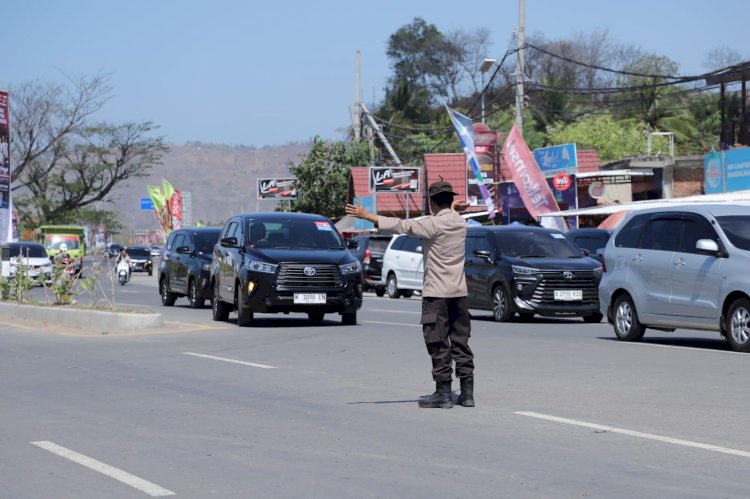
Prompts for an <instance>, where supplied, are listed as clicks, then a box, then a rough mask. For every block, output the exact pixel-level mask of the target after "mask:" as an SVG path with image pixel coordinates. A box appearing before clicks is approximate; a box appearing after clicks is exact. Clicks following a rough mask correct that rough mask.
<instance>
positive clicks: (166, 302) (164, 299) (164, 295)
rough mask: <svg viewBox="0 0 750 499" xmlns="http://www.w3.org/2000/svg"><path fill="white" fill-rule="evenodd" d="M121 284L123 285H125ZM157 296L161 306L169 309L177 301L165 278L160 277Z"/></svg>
mask: <svg viewBox="0 0 750 499" xmlns="http://www.w3.org/2000/svg"><path fill="white" fill-rule="evenodd" d="M121 284H123V285H124V284H125V283H124V282H123V283H121ZM159 294H160V295H161V304H162V305H163V306H165V307H171V306H172V305H174V302H175V300H176V299H177V295H176V294H174V293H171V292H170V291H169V286H167V278H166V277H162V278H161V281H159Z"/></svg>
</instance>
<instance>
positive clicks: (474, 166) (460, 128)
mask: <svg viewBox="0 0 750 499" xmlns="http://www.w3.org/2000/svg"><path fill="white" fill-rule="evenodd" d="M445 109H447V110H448V116H450V117H451V121H452V122H453V128H455V129H456V133H457V134H458V140H460V141H461V146H463V148H464V154H466V158H467V159H468V160H469V165H470V166H471V171H472V172H474V177H476V179H477V183H478V184H479V191H480V192H481V193H482V199H483V200H484V205H485V206H486V207H487V211H488V212H489V217H490V218H495V205H494V203H493V202H492V196H490V192H489V191H488V190H487V186H486V185H485V184H484V177H483V176H482V170H481V168H480V167H479V159H478V158H477V153H476V149H475V148H474V135H473V134H474V127H473V125H472V123H471V118H469V117H468V116H464V115H463V114H461V113H459V112H457V111H454V110H453V109H451V108H449V107H448V106H445ZM467 201H468V200H467Z"/></svg>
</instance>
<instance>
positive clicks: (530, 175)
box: [503, 125, 568, 232]
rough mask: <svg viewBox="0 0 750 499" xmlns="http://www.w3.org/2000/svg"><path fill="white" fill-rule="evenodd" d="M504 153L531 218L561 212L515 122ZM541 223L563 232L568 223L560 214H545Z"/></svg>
mask: <svg viewBox="0 0 750 499" xmlns="http://www.w3.org/2000/svg"><path fill="white" fill-rule="evenodd" d="M503 156H504V157H505V161H506V162H507V164H508V166H509V168H510V171H511V175H512V177H513V183H514V184H515V185H516V188H517V189H518V192H519V194H520V195H521V199H522V200H523V204H524V205H525V206H526V209H527V210H528V212H529V214H530V215H531V216H532V217H533V218H534V220H539V217H540V215H543V214H545V213H550V212H556V211H560V207H559V206H558V205H557V201H555V196H554V194H552V191H551V190H550V188H549V184H547V180H546V179H545V178H544V174H543V173H542V171H541V170H540V169H539V166H538V165H537V164H536V160H535V159H534V155H533V154H531V151H530V150H529V146H527V145H526V142H525V141H524V140H523V136H522V135H521V133H520V132H519V131H518V129H517V128H516V126H515V125H513V128H512V129H511V131H510V133H509V134H508V137H507V138H506V139H505V144H504V145H503ZM543 222H544V223H545V226H548V225H549V224H552V227H553V228H555V229H558V230H560V231H562V232H567V231H568V227H567V224H566V223H565V220H564V219H563V218H562V217H544V219H543Z"/></svg>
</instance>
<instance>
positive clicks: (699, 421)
mask: <svg viewBox="0 0 750 499" xmlns="http://www.w3.org/2000/svg"><path fill="white" fill-rule="evenodd" d="M36 292H37V293H38V292H39V291H36ZM116 293H117V302H118V303H119V304H120V305H123V306H130V307H132V308H139V309H144V310H147V309H149V308H152V309H154V310H157V311H160V312H163V313H164V315H165V320H166V321H167V323H166V327H165V329H164V330H161V331H145V332H139V333H132V334H119V335H109V334H95V335H92V334H86V333H85V332H82V331H71V330H67V329H65V328H62V327H60V326H57V325H46V326H44V327H40V325H38V324H34V323H19V322H13V321H10V320H8V319H7V318H2V319H0V321H2V322H0V379H1V380H2V382H1V383H0V395H1V396H2V404H0V422H1V423H2V424H0V484H2V486H0V497H3V498H6V497H7V498H51V497H55V498H59V499H64V498H81V497H96V498H139V497H151V496H162V495H171V494H174V495H176V496H178V497H186V498H207V497H222V498H224V497H227V498H235V497H237V498H239V497H242V498H250V497H282V498H286V497H289V498H292V497H316V498H317V497H347V498H348V497H352V498H361V497H410V498H416V497H441V498H442V497H463V498H477V497H481V498H484V497H487V498H497V497H509V498H560V497H571V498H572V497H606V498H633V497H654V498H656V497H658V498H693V497H695V498H698V497H710V498H714V497H723V498H731V497H736V498H747V497H748V496H750V481H749V480H748V479H747V477H746V476H745V473H746V470H747V469H748V466H749V465H750V432H747V431H745V423H746V422H747V419H748V418H747V414H748V413H749V412H750V399H748V398H747V397H744V395H743V394H744V393H745V392H744V388H742V387H743V386H745V383H746V382H745V381H743V380H746V379H747V378H748V376H749V375H750V357H748V356H747V355H743V354H736V353H733V352H731V351H730V350H729V348H728V347H727V346H726V344H725V343H724V342H723V341H721V340H720V339H719V338H716V337H713V336H712V335H711V334H710V333H695V332H687V331H677V332H676V333H661V332H655V331H647V334H646V337H645V339H644V342H643V343H640V344H626V343H621V342H617V341H615V340H614V335H613V332H612V329H611V326H609V325H606V324H604V323H602V324H599V325H591V324H584V323H583V322H582V321H580V320H542V319H537V320H534V321H533V322H530V323H506V324H497V323H494V322H492V321H491V320H490V317H489V313H487V312H478V311H477V312H476V313H475V314H473V315H474V318H473V321H472V328H473V329H472V339H471V346H472V348H473V349H474V352H475V355H476V365H477V370H476V389H475V396H476V401H477V407H476V408H473V409H468V408H463V407H458V406H457V407H455V408H453V409H450V410H438V409H435V410H426V409H420V408H418V407H417V404H416V400H417V399H418V397H419V396H420V395H424V394H427V393H430V392H431V391H432V390H433V388H434V387H433V385H432V382H431V379H430V374H429V373H430V362H429V357H428V356H427V353H426V351H425V348H424V344H423V341H422V335H421V331H420V327H419V325H418V322H419V310H420V301H419V298H418V297H416V298H412V299H400V300H391V299H388V298H377V297H375V296H374V295H368V296H367V297H366V300H365V305H364V308H363V310H362V311H360V315H359V320H360V323H359V325H357V326H341V325H340V324H339V322H338V320H337V319H338V316H335V317H334V316H332V317H331V319H336V320H331V321H327V322H325V323H323V324H320V325H316V324H312V323H310V322H308V321H307V320H306V318H305V316H303V315H297V314H291V315H289V316H284V315H279V316H274V315H260V316H258V317H259V320H258V321H257V322H256V324H255V325H254V326H253V327H250V328H238V327H237V326H236V324H234V323H232V322H231V321H232V320H233V318H234V315H232V316H230V323H226V324H224V323H216V322H213V321H212V320H211V311H210V309H209V308H206V309H204V310H191V309H189V308H187V301H186V300H185V299H180V300H178V301H177V304H176V306H174V307H161V305H160V304H159V297H158V292H157V285H156V277H155V276H154V277H148V276H146V275H145V274H135V275H134V276H133V279H132V280H131V282H130V283H128V284H127V285H126V286H124V287H118V288H117V290H116ZM456 385H457V383H456V384H454V389H455V390H456V391H457V389H458V387H457V386H456Z"/></svg>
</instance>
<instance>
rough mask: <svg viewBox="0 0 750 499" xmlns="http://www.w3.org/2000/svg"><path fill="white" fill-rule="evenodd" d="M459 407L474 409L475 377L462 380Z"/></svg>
mask: <svg viewBox="0 0 750 499" xmlns="http://www.w3.org/2000/svg"><path fill="white" fill-rule="evenodd" d="M458 405H462V406H464V407H474V377H473V376H472V377H470V378H461V395H460V396H459V397H458Z"/></svg>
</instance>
